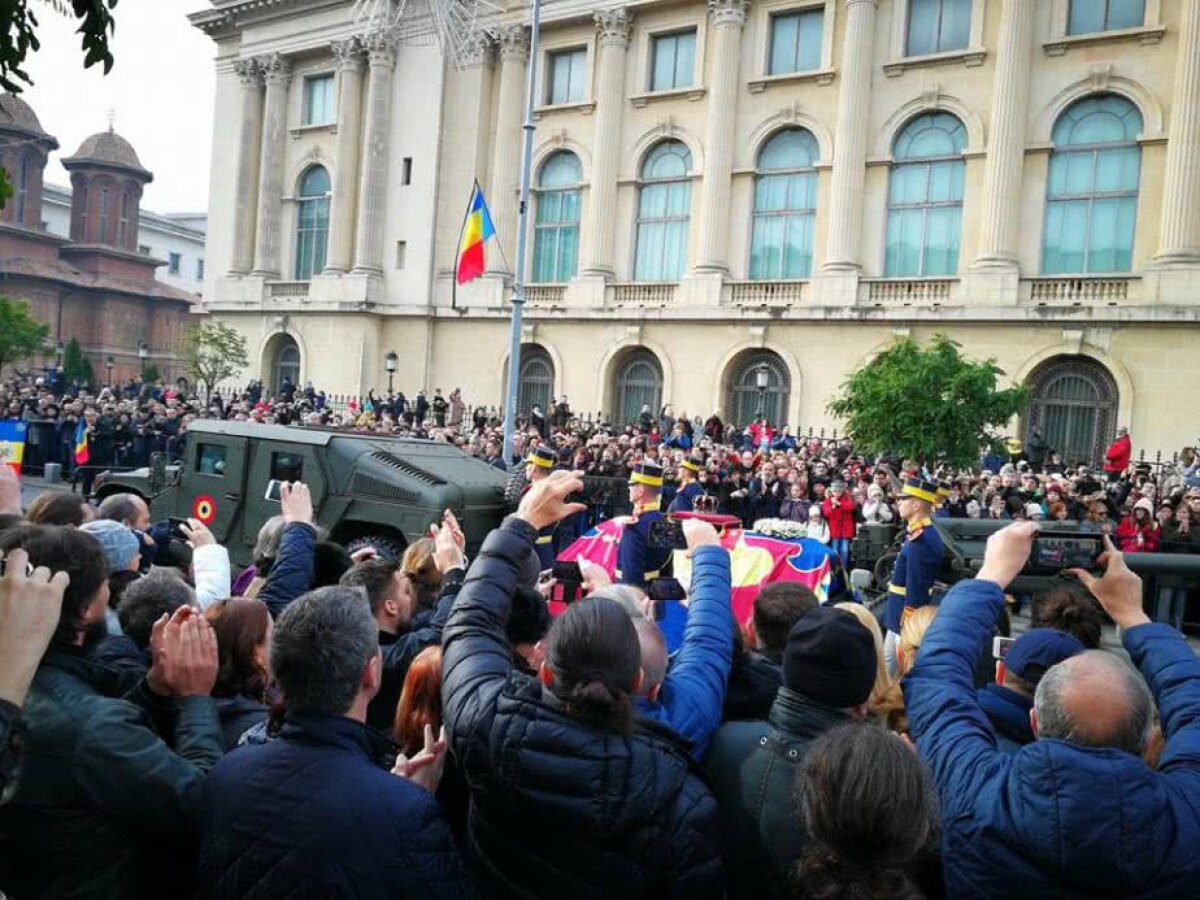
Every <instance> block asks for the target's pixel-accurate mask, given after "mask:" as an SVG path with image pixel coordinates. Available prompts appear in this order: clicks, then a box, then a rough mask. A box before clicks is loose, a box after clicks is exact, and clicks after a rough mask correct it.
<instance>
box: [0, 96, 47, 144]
mask: <svg viewBox="0 0 1200 900" xmlns="http://www.w3.org/2000/svg"><path fill="white" fill-rule="evenodd" d="M6 126H7V127H15V128H22V129H24V130H26V131H35V132H37V133H38V134H45V132H44V131H43V130H42V123H41V122H39V121H38V117H37V113H35V112H34V111H33V107H31V106H30V105H29V104H28V103H26V102H25V101H24V100H22V99H21V98H20V97H18V96H17V95H16V94H9V93H3V94H0V128H4V127H6Z"/></svg>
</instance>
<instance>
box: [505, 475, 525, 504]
mask: <svg viewBox="0 0 1200 900" xmlns="http://www.w3.org/2000/svg"><path fill="white" fill-rule="evenodd" d="M523 490H525V473H524V472H515V473H513V475H512V476H511V477H510V478H509V479H508V484H506V485H505V486H504V511H505V512H506V513H510V512H516V509H517V507H518V506H519V505H520V503H521V492H522V491H523Z"/></svg>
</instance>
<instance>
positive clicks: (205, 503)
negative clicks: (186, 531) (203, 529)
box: [192, 494, 217, 525]
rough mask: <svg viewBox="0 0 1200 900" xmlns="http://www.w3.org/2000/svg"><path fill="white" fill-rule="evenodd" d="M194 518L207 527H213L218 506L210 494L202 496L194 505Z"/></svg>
mask: <svg viewBox="0 0 1200 900" xmlns="http://www.w3.org/2000/svg"><path fill="white" fill-rule="evenodd" d="M192 518H193V519H199V520H200V521H201V522H203V523H204V524H205V525H211V524H212V523H213V520H214V519H216V518H217V504H216V501H214V500H213V498H212V497H210V496H208V494H201V495H200V496H199V497H197V498H196V502H195V503H193V504H192Z"/></svg>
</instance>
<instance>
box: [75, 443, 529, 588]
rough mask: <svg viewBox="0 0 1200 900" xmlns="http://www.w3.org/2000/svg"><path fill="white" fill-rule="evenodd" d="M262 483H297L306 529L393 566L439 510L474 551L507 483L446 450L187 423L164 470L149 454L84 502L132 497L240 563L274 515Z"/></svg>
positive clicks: (276, 509)
mask: <svg viewBox="0 0 1200 900" xmlns="http://www.w3.org/2000/svg"><path fill="white" fill-rule="evenodd" d="M273 480H274V481H303V482H304V483H305V484H307V485H308V487H309V489H310V491H311V492H312V498H313V507H314V509H315V510H316V520H317V525H319V526H320V527H321V528H323V529H325V531H327V532H328V534H329V536H330V538H331V539H333V540H335V541H337V542H339V543H341V544H343V545H345V546H346V547H348V548H350V549H352V550H353V549H356V548H358V547H364V546H368V545H369V546H373V547H375V549H376V550H378V551H379V552H380V553H381V554H383V555H385V556H388V557H392V558H397V559H398V558H399V557H400V555H401V554H403V552H404V548H405V547H407V546H408V545H409V544H410V543H411V542H412V541H414V540H417V539H419V538H421V537H424V536H425V535H426V534H428V530H429V526H430V524H431V523H433V522H436V521H440V520H441V516H442V511H443V510H445V509H450V510H453V512H454V514H455V515H456V516H457V517H458V520H459V523H460V524H461V525H462V528H463V531H464V532H465V533H466V536H467V552H468V553H469V554H471V553H474V551H475V550H477V549H478V547H479V544H480V543H481V542H482V541H483V538H484V537H485V536H486V535H487V533H488V532H489V531H490V530H491V529H493V528H495V527H496V526H497V525H499V524H500V520H501V518H502V516H503V514H504V512H505V499H504V490H505V484H506V482H507V480H508V476H507V475H506V474H505V473H504V472H501V471H499V470H498V469H496V468H494V467H492V466H489V465H488V464H487V463H485V462H483V461H482V460H478V459H475V458H473V457H469V456H467V455H465V454H464V453H463V452H462V451H461V450H459V449H458V448H456V447H454V446H452V445H450V444H443V443H438V442H433V441H420V440H412V439H406V438H392V437H385V436H382V435H372V434H354V433H349V432H344V431H333V430H322V429H314V428H294V427H287V426H283V425H258V424H254V423H249V422H223V421H213V420H197V421H195V422H192V423H191V425H190V426H189V427H188V441H187V451H186V453H185V455H184V458H183V459H182V460H180V461H178V462H175V463H171V464H169V465H168V464H166V463H165V461H164V459H163V458H162V457H161V456H158V457H156V459H155V460H154V462H153V464H152V465H151V466H150V468H148V469H138V470H135V471H133V472H124V473H102V474H101V475H100V476H98V477H97V479H96V482H95V485H94V486H93V493H94V496H95V497H96V498H97V499H98V500H103V499H104V498H105V497H108V496H110V495H111V494H116V493H122V492H126V491H128V492H131V493H135V494H138V495H139V496H141V497H142V498H143V499H145V500H146V501H148V502H149V503H150V510H151V516H152V518H153V519H154V520H155V521H159V520H162V519H166V518H168V517H176V518H196V519H199V520H201V521H202V522H204V523H205V524H206V525H207V526H208V527H209V528H210V529H211V530H212V532H213V534H214V535H215V536H216V538H217V540H218V541H219V542H221V543H222V544H224V545H225V546H226V547H228V549H229V552H230V555H231V556H232V558H233V560H234V562H236V563H238V564H241V565H245V564H248V563H250V562H252V561H253V560H252V559H251V555H252V551H253V548H254V543H255V540H256V538H257V536H258V531H259V529H260V528H261V527H262V525H263V523H264V522H266V521H267V519H269V518H271V517H272V516H275V515H278V514H279V513H280V505H279V502H278V501H277V500H270V499H267V497H266V494H267V489H268V486H269V485H270V482H271V481H273Z"/></svg>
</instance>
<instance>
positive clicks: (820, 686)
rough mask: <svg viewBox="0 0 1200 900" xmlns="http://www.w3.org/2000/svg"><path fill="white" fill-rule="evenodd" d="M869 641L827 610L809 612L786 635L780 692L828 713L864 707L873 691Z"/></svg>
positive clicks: (854, 623) (845, 616) (850, 619)
mask: <svg viewBox="0 0 1200 900" xmlns="http://www.w3.org/2000/svg"><path fill="white" fill-rule="evenodd" d="M876 666H877V661H876V656H875V639H874V638H873V637H872V636H871V632H869V631H868V630H867V629H866V628H865V627H864V626H863V624H862V623H861V622H859V621H858V620H857V619H856V618H854V616H852V615H850V614H849V613H847V612H843V611H842V610H840V609H834V608H833V607H831V606H822V607H818V608H817V609H815V610H813V611H812V612H810V613H809V614H808V615H806V616H805V617H804V618H802V619H801V620H800V621H798V622H797V623H796V624H795V625H793V626H792V630H791V632H790V633H789V634H788V639H787V646H786V647H785V648H784V650H783V686H784V687H786V688H788V689H789V690H792V691H795V692H796V693H798V694H803V695H804V696H806V697H809V698H811V699H813V700H816V701H817V702H818V703H822V704H824V705H825V706H829V707H833V708H834V709H849V708H850V707H852V706H858V705H859V704H861V703H865V702H866V701H867V698H868V697H870V696H871V688H872V687H874V686H875V669H876Z"/></svg>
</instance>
